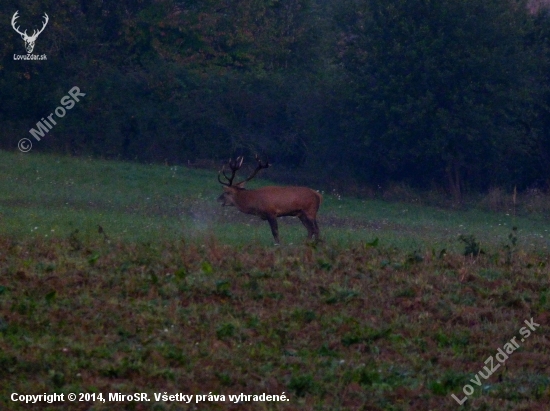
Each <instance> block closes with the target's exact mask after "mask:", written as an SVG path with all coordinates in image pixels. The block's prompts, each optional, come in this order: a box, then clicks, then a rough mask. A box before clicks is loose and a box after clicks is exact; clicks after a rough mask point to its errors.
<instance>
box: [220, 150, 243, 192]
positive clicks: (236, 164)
mask: <svg viewBox="0 0 550 411" xmlns="http://www.w3.org/2000/svg"><path fill="white" fill-rule="evenodd" d="M243 160H244V157H243V156H240V157H237V158H236V159H235V160H232V159H231V158H230V159H229V161H228V164H229V168H230V169H231V177H229V176H228V175H227V174H225V165H224V166H223V167H222V169H221V170H220V172H219V173H218V181H219V182H220V183H221V184H223V185H224V186H228V187H230V186H232V185H233V179H234V178H235V174H236V173H237V171H239V169H240V168H241V167H242V165H243ZM220 174H223V176H224V177H225V179H226V180H227V181H228V183H224V182H223V181H222V180H221V179H220Z"/></svg>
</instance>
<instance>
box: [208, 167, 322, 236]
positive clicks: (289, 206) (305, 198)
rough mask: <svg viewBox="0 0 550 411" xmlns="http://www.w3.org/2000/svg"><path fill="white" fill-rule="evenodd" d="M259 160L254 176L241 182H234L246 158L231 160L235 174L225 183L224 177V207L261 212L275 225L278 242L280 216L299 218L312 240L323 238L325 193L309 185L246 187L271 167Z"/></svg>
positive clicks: (261, 216) (219, 199)
mask: <svg viewBox="0 0 550 411" xmlns="http://www.w3.org/2000/svg"><path fill="white" fill-rule="evenodd" d="M258 162H259V166H258V168H257V169H256V171H255V172H254V173H253V174H252V176H251V177H249V178H248V179H247V180H245V181H242V182H241V183H238V184H236V185H232V180H233V178H234V176H235V172H236V171H237V170H238V169H239V168H240V167H241V165H242V158H239V159H237V161H236V162H231V161H230V167H231V170H232V171H233V175H232V177H231V178H229V177H227V176H225V177H226V178H227V179H228V181H229V184H225V183H223V182H222V181H221V180H220V182H221V183H222V184H224V185H225V187H224V192H223V194H222V195H221V196H220V197H219V198H218V201H220V202H221V203H222V205H223V206H235V207H237V209H238V210H239V211H241V212H243V213H245V214H252V215H257V216H259V217H260V218H261V219H262V220H267V221H268V222H269V225H270V227H271V233H272V234H273V238H274V239H275V242H276V243H277V244H278V243H279V229H278V224H277V217H286V216H292V217H298V218H299V219H300V221H301V222H302V224H303V225H304V226H305V227H306V229H307V232H308V239H310V240H311V239H312V237H313V236H315V239H316V240H319V226H318V225H317V211H318V210H319V206H320V205H321V201H322V196H321V194H319V193H318V192H316V191H314V190H312V189H310V188H307V187H278V186H268V187H262V188H258V189H256V190H247V189H245V188H244V183H245V182H246V181H248V180H250V179H251V178H252V177H254V175H255V174H256V173H257V172H258V171H259V170H260V169H262V168H267V167H268V166H269V164H267V163H266V164H262V163H261V162H260V161H259V160H258ZM222 172H223V169H222ZM220 173H221V172H220ZM224 175H225V173H224ZM218 179H219V176H218Z"/></svg>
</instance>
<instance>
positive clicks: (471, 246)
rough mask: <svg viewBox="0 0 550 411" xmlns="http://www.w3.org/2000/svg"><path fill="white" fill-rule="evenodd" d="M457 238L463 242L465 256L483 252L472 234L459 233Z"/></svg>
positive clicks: (474, 255)
mask: <svg viewBox="0 0 550 411" xmlns="http://www.w3.org/2000/svg"><path fill="white" fill-rule="evenodd" d="M458 239H459V240H460V241H461V242H462V243H464V252H463V254H464V255H465V256H472V257H477V256H478V255H479V254H483V253H484V251H483V250H482V249H481V245H480V244H479V241H478V240H476V238H475V236H474V235H471V234H470V235H464V234H461V235H460V236H459V237H458Z"/></svg>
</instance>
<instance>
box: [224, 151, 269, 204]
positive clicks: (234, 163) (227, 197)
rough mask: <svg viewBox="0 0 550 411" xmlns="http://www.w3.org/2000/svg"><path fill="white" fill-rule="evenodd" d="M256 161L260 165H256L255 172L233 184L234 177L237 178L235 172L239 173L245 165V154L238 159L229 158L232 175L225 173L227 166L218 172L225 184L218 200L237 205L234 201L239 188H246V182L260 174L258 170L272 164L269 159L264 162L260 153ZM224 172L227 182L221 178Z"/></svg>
mask: <svg viewBox="0 0 550 411" xmlns="http://www.w3.org/2000/svg"><path fill="white" fill-rule="evenodd" d="M256 161H257V162H258V165H257V166H256V169H255V170H254V172H253V173H252V174H251V175H250V176H249V177H248V178H246V179H244V180H243V181H240V182H238V183H235V184H233V179H234V178H235V174H236V173H237V171H239V169H240V168H241V167H242V165H243V156H240V157H237V159H236V160H231V159H229V162H228V165H229V168H230V169H231V176H228V175H227V174H226V173H225V166H223V168H222V169H221V170H220V172H219V173H218V181H219V182H220V184H222V185H223V186H224V192H223V194H222V195H221V196H220V197H219V198H218V201H220V202H221V203H222V205H224V206H227V205H235V201H234V196H235V193H236V192H237V191H239V190H244V183H246V182H247V181H250V180H252V179H253V178H254V176H255V175H256V174H258V171H260V170H262V169H264V168H268V167H269V166H270V164H269V163H268V162H267V161H266V162H265V163H262V161H261V160H260V157H258V155H256ZM222 174H223V176H224V177H225V179H226V180H227V183H225V182H223V181H222V180H221V179H220V175H222Z"/></svg>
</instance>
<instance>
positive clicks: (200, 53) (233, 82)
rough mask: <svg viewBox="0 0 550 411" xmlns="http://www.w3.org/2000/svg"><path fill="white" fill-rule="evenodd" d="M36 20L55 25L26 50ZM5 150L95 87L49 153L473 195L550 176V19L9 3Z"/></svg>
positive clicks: (97, 0)
mask: <svg viewBox="0 0 550 411" xmlns="http://www.w3.org/2000/svg"><path fill="white" fill-rule="evenodd" d="M16 10H18V11H19V13H18V14H19V18H18V21H17V23H18V25H20V27H21V30H24V29H28V32H29V33H31V32H32V30H33V29H36V28H40V25H41V24H42V20H41V18H42V16H43V14H44V13H45V12H46V13H48V15H49V23H48V25H47V27H46V28H45V29H44V31H43V32H42V33H41V34H40V36H39V37H38V39H37V40H36V46H35V50H34V53H37V54H46V56H47V60H44V61H23V60H15V59H14V57H13V55H14V54H25V53H26V52H25V49H24V44H23V41H22V39H21V37H20V36H19V34H17V33H16V32H15V30H13V29H11V28H10V27H9V26H8V22H10V21H11V19H12V16H13V14H14V13H15V11H16ZM0 18H1V19H2V21H4V22H5V24H4V31H5V33H4V34H5V35H4V38H3V41H2V42H1V43H0V47H1V52H2V56H3V59H2V63H1V64H0V99H1V101H2V110H1V111H0V123H1V124H2V126H3V127H2V129H3V130H4V132H3V138H2V139H1V140H0V145H1V147H2V148H3V149H8V150H16V147H17V142H18V140H19V139H21V138H22V137H28V138H31V139H32V137H30V134H29V130H30V129H31V128H32V127H36V123H37V122H39V121H40V119H41V118H43V117H44V116H45V115H47V114H49V113H51V112H52V111H53V110H54V109H55V108H56V106H57V105H58V103H59V99H60V98H61V97H63V95H65V94H67V91H68V90H70V89H71V88H72V87H74V86H77V87H79V89H80V90H81V91H82V92H83V93H86V97H85V99H83V101H82V102H81V103H78V106H77V107H75V109H73V110H71V112H68V113H67V115H66V116H65V117H64V118H63V119H60V120H59V121H58V124H57V125H56V126H55V128H53V129H52V130H51V131H50V133H49V134H48V135H47V136H46V137H45V138H43V139H42V140H41V141H40V142H35V144H34V145H35V150H39V151H44V152H46V151H50V152H59V153H67V154H75V155H93V156H100V157H103V158H114V159H117V158H118V159H125V160H133V161H143V162H168V163H171V164H174V163H185V162H187V161H189V160H190V161H194V160H197V159H213V160H222V159H226V158H227V157H228V156H229V155H235V154H252V153H256V152H260V153H263V154H265V155H268V156H269V158H270V159H271V161H272V162H275V163H277V164H279V165H282V166H284V167H286V168H287V169H292V170H297V171H298V172H303V173H308V174H309V175H315V176H317V177H318V178H319V179H336V180H338V181H348V182H354V183H356V184H362V185H365V186H372V187H375V186H384V185H387V184H390V183H395V182H403V183H406V184H408V185H410V186H412V187H416V188H420V189H430V188H437V189H441V188H443V189H445V190H447V192H448V193H449V194H450V195H452V196H453V197H454V198H455V199H456V200H460V198H461V197H462V195H463V194H464V193H465V192H469V191H474V192H475V191H483V190H486V189H488V188H490V187H494V186H498V187H504V188H510V189H511V188H512V187H517V188H518V189H525V188H529V187H538V188H548V185H549V183H550V180H549V175H550V173H549V172H550V161H549V157H550V109H549V102H550V89H549V86H550V77H549V76H550V59H549V57H550V44H549V37H550V16H549V13H548V9H547V8H545V7H544V6H540V7H534V5H533V4H530V3H528V2H527V1H523V0H484V1H478V0H439V1H437V2H434V1H431V0H233V1H227V0H202V1H196V0H180V1H176V0H122V1H119V2H103V1H101V0H91V1H77V0H65V1H64V2H55V1H44V2H29V3H22V2H14V3H7V4H2V5H0Z"/></svg>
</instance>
